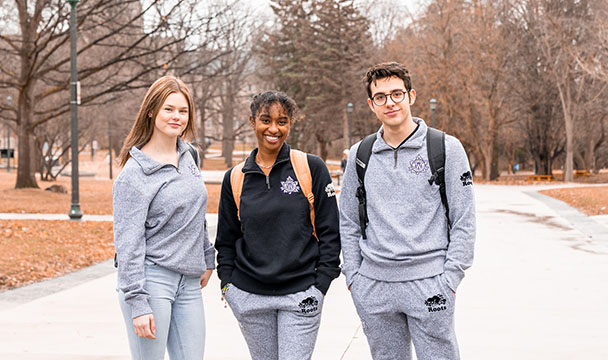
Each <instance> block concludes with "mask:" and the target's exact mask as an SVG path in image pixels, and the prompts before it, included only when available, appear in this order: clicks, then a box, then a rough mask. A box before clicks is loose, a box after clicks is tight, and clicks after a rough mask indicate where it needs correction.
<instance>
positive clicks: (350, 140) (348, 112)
mask: <svg viewBox="0 0 608 360" xmlns="http://www.w3.org/2000/svg"><path fill="white" fill-rule="evenodd" d="M354 108H355V107H354V105H353V103H351V102H349V103H348V104H346V115H347V116H348V147H349V148H350V146H351V145H352V144H353V110H354Z"/></svg>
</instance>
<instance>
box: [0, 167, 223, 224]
mask: <svg viewBox="0 0 608 360" xmlns="http://www.w3.org/2000/svg"><path fill="white" fill-rule="evenodd" d="M112 184H113V182H112V180H109V179H96V178H80V181H79V186H78V188H79V194H80V196H79V197H80V209H81V210H82V212H83V214H86V215H112ZM51 185H63V186H65V187H66V189H67V190H68V193H67V194H58V193H53V192H50V191H45V190H44V189H46V188H48V187H50V186H51ZM38 186H40V189H15V188H14V187H15V174H14V173H11V174H6V173H0V213H31V214H67V213H68V212H69V211H70V206H71V203H72V195H71V191H72V186H71V178H68V177H59V178H58V179H57V181H39V182H38ZM206 186H207V192H208V193H209V198H208V200H207V212H209V213H217V209H218V204H219V196H220V189H221V185H219V184H208V185H206Z"/></svg>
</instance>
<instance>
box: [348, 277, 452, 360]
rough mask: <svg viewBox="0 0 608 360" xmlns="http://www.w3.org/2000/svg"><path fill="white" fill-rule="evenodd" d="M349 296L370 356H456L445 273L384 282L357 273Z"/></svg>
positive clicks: (400, 359)
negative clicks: (417, 278) (402, 280)
mask: <svg viewBox="0 0 608 360" xmlns="http://www.w3.org/2000/svg"><path fill="white" fill-rule="evenodd" d="M351 293H352V294H351V295H352V297H353V302H354V303H355V307H356V309H357V313H359V317H360V318H361V322H362V324H363V332H364V333H365V335H366V336H367V342H368V343H369V347H370V350H371V353H372V357H373V359H374V360H410V359H411V358H412V350H411V344H412V342H413V343H414V348H415V350H416V356H417V357H418V360H427V359H428V360H441V359H449V360H457V359H460V355H459V352H458V344H457V342H456V333H455V331H454V306H455V300H456V298H455V295H454V293H453V292H452V290H451V289H450V288H449V287H448V285H447V283H446V281H445V279H444V278H443V274H440V275H437V276H434V277H431V278H426V279H420V280H412V281H404V282H385V281H378V280H373V279H370V278H368V277H365V276H363V275H361V274H357V275H356V276H355V278H354V281H353V283H352V288H351Z"/></svg>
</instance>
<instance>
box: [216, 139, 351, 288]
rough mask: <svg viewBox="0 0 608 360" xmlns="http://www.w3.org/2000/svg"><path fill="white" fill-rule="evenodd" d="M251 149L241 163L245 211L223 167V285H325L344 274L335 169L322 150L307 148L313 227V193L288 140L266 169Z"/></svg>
mask: <svg viewBox="0 0 608 360" xmlns="http://www.w3.org/2000/svg"><path fill="white" fill-rule="evenodd" d="M257 152H258V149H254V150H253V151H252V152H251V153H250V155H249V157H248V158H247V160H246V161H245V166H244V167H243V172H244V173H245V178H244V181H243V189H242V192H241V206H240V216H241V220H240V221H239V218H238V216H237V208H236V204H235V203H234V197H233V194H232V187H231V184H230V172H231V170H232V169H231V170H228V171H227V172H226V174H225V175H224V180H223V182H222V190H221V197H220V205H219V211H218V227H217V237H216V241H215V247H216V249H217V252H218V254H217V261H218V266H217V271H218V276H219V277H220V279H221V286H222V287H223V286H224V285H226V284H227V283H233V284H235V285H236V286H237V287H239V288H240V289H243V290H245V291H248V292H251V293H254V294H261V295H285V294H291V293H295V292H298V291H302V290H305V289H307V288H308V287H310V286H311V285H315V286H316V287H317V288H318V289H319V290H320V291H321V292H322V293H324V294H325V293H327V290H328V289H329V285H330V283H331V281H332V280H333V279H335V278H336V277H338V275H340V257H339V256H340V232H339V215H338V205H337V202H336V196H335V191H334V188H333V185H332V181H331V176H330V175H329V171H328V170H327V167H326V166H325V163H324V162H323V160H322V159H321V158H319V157H318V156H316V155H311V154H307V159H308V165H309V167H310V172H311V177H312V190H313V194H314V196H315V202H314V207H315V228H316V232H317V236H318V238H319V241H317V239H315V237H314V236H313V234H312V224H311V222H310V209H309V205H308V201H307V200H306V198H305V197H304V194H303V193H302V189H301V188H300V186H299V183H298V182H297V181H298V180H297V177H296V174H295V172H294V170H293V167H292V165H291V161H290V156H289V152H290V147H289V145H287V144H283V147H282V148H281V150H280V152H279V155H278V156H277V159H276V161H275V163H274V165H273V167H272V169H271V171H270V174H269V175H268V176H266V175H265V174H264V172H263V171H262V170H261V169H260V167H259V166H258V165H257V164H256V163H255V156H256V154H257Z"/></svg>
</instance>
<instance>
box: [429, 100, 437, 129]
mask: <svg viewBox="0 0 608 360" xmlns="http://www.w3.org/2000/svg"><path fill="white" fill-rule="evenodd" d="M430 103H431V127H435V109H437V100H435V98H433V99H431V101H430Z"/></svg>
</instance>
